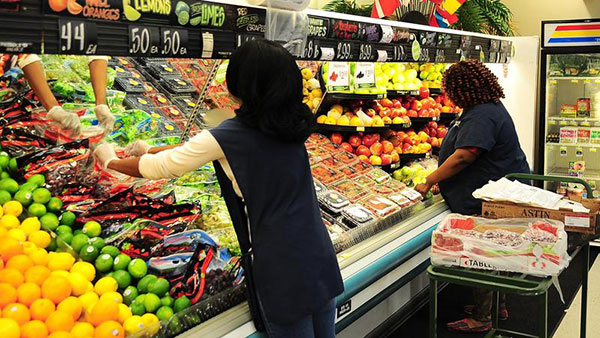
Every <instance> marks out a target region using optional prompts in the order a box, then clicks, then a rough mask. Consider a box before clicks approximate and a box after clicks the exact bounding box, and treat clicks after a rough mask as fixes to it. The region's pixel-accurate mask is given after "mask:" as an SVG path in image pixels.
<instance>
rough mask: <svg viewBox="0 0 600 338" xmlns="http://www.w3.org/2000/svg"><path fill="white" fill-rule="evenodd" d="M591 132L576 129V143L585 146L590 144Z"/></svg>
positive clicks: (588, 129) (585, 129)
mask: <svg viewBox="0 0 600 338" xmlns="http://www.w3.org/2000/svg"><path fill="white" fill-rule="evenodd" d="M590 136H591V131H590V128H585V127H579V128H577V143H583V144H587V143H590Z"/></svg>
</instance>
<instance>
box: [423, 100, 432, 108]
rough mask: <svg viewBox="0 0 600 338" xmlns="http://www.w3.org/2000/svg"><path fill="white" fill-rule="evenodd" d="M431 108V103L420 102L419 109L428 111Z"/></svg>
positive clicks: (426, 101)
mask: <svg viewBox="0 0 600 338" xmlns="http://www.w3.org/2000/svg"><path fill="white" fill-rule="evenodd" d="M429 108H431V102H429V100H426V99H425V100H421V109H423V110H425V109H429Z"/></svg>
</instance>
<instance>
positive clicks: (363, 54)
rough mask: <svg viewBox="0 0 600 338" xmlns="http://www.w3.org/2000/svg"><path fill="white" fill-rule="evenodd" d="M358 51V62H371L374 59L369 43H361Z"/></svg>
mask: <svg viewBox="0 0 600 338" xmlns="http://www.w3.org/2000/svg"><path fill="white" fill-rule="evenodd" d="M358 51H359V53H358V61H373V60H374V59H375V58H374V55H375V53H374V50H373V45H372V44H370V43H361V44H360V46H359V49H358Z"/></svg>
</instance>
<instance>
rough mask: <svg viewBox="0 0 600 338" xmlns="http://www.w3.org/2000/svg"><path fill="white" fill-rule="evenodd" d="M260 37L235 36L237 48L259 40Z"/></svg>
mask: <svg viewBox="0 0 600 338" xmlns="http://www.w3.org/2000/svg"><path fill="white" fill-rule="evenodd" d="M259 38H260V36H258V35H253V34H237V37H236V43H237V47H238V48H239V47H240V46H241V45H243V44H245V43H246V42H248V41H252V40H256V39H259Z"/></svg>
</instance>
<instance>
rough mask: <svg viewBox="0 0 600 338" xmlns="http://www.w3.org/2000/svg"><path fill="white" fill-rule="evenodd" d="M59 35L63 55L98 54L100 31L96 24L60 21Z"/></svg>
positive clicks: (60, 49)
mask: <svg viewBox="0 0 600 338" xmlns="http://www.w3.org/2000/svg"><path fill="white" fill-rule="evenodd" d="M58 34H59V35H58V36H59V51H60V53H61V54H88V55H91V54H96V51H97V49H98V30H97V29H96V24H95V23H93V22H86V21H77V20H66V19H59V20H58Z"/></svg>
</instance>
